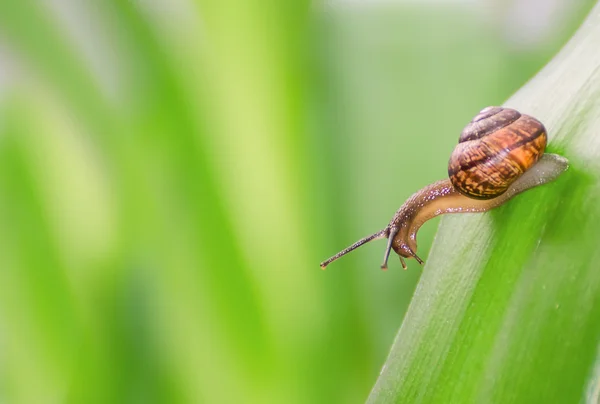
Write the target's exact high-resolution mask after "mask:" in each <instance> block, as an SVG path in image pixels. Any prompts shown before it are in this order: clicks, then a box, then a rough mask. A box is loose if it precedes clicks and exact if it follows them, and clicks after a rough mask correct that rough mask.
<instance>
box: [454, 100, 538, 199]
mask: <svg viewBox="0 0 600 404" xmlns="http://www.w3.org/2000/svg"><path fill="white" fill-rule="evenodd" d="M458 141H459V143H458V145H457V146H456V148H455V149H454V151H453V152H452V155H451V156H450V162H449V164H448V176H449V177H450V181H451V182H452V185H454V187H455V188H456V189H457V190H458V191H459V192H460V193H462V194H463V195H466V196H469V197H471V198H476V199H491V198H495V197H496V196H498V195H501V194H503V193H504V192H505V191H506V190H507V188H508V187H509V186H510V184H512V183H513V182H514V181H515V180H516V179H517V178H519V177H520V176H521V175H522V174H523V173H524V172H525V171H527V170H528V169H529V168H530V167H531V166H533V165H534V164H535V163H536V162H537V161H538V159H539V158H540V157H541V156H542V155H543V154H544V150H545V149H546V142H547V135H546V128H544V125H543V124H542V123H541V122H540V121H538V120H537V119H535V118H533V117H531V116H529V115H523V114H521V113H519V112H518V111H515V110H514V109H509V108H501V107H487V108H485V109H483V110H481V112H480V113H479V114H478V115H477V116H476V117H475V118H473V120H472V121H471V122H470V123H469V124H468V125H467V126H466V127H465V128H464V129H463V131H462V133H461V135H460V138H459V140H458Z"/></svg>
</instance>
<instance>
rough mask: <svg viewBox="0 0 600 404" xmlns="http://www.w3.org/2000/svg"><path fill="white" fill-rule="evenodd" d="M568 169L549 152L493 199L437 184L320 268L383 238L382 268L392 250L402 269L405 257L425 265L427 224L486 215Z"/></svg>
mask: <svg viewBox="0 0 600 404" xmlns="http://www.w3.org/2000/svg"><path fill="white" fill-rule="evenodd" d="M568 166H569V165H568V160H567V159H566V158H564V157H562V156H559V155H557V154H549V153H546V154H543V155H542V157H541V158H540V159H539V160H538V162H537V163H535V164H534V165H533V166H532V167H531V168H530V169H529V170H527V171H526V172H525V173H524V174H523V175H521V176H520V177H519V178H518V179H517V180H516V181H514V182H513V183H512V184H510V185H509V187H508V188H507V189H506V191H505V192H504V193H502V194H500V195H498V196H497V197H495V198H492V199H473V198H470V197H467V196H465V195H463V194H461V193H460V192H458V191H457V190H456V188H455V187H454V186H453V185H452V183H451V181H450V180H449V179H445V180H441V181H438V182H435V183H433V184H431V185H428V186H426V187H425V188H423V189H421V190H420V191H418V192H417V193H415V194H413V195H412V196H411V197H410V198H408V200H407V201H406V202H404V204H403V205H402V206H401V207H400V208H399V209H398V211H397V212H396V214H395V215H394V217H393V218H392V220H391V221H390V223H389V224H388V225H387V226H386V227H385V228H384V229H382V230H380V231H378V232H377V233H375V234H372V235H370V236H368V237H365V238H363V239H361V240H359V241H357V242H356V243H354V244H352V245H351V246H350V247H348V248H346V249H344V250H342V251H340V252H339V253H337V254H336V255H334V256H333V257H331V258H329V259H328V260H326V261H323V262H322V263H321V268H322V269H325V267H327V265H329V264H330V263H331V262H333V261H335V260H336V259H338V258H340V257H341V256H343V255H345V254H347V253H349V252H350V251H352V250H354V249H356V248H358V247H360V246H361V245H363V244H365V243H367V242H369V241H372V240H376V239H380V238H387V239H388V244H387V248H386V251H385V254H384V259H383V264H382V265H381V268H383V269H386V268H387V261H388V257H389V254H390V251H391V249H393V250H394V251H395V252H396V253H397V254H398V255H399V256H400V261H401V263H402V267H403V268H406V263H405V262H404V259H403V258H414V259H416V260H417V261H418V262H419V263H420V264H422V263H423V260H422V259H421V258H419V257H418V256H417V254H416V251H417V232H418V231H419V228H420V227H421V226H422V225H423V224H424V223H425V222H426V221H428V220H429V219H432V218H434V217H436V216H439V215H443V214H446V213H476V212H486V211H488V210H490V209H493V208H495V207H497V206H500V205H502V204H503V203H505V202H506V201H508V200H510V199H512V198H513V197H514V196H516V195H518V194H520V193H521V192H524V191H526V190H528V189H531V188H533V187H537V186H539V185H543V184H546V183H548V182H551V181H554V180H555V179H556V178H558V176H559V175H560V174H562V173H563V172H564V171H565V170H566V169H567V168H568Z"/></svg>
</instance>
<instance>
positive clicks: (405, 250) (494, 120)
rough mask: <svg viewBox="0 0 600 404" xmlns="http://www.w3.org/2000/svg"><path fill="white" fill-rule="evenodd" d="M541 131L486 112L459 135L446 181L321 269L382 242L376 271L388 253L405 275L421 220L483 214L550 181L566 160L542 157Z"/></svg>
mask: <svg viewBox="0 0 600 404" xmlns="http://www.w3.org/2000/svg"><path fill="white" fill-rule="evenodd" d="M547 139H548V138H547V134H546V128H544V125H543V124H542V123H541V122H540V121H538V120H537V119H535V118H533V117H531V116H529V115H525V114H521V113H519V112H518V111H516V110H514V109H510V108H502V107H487V108H485V109H483V110H481V111H480V112H479V114H478V115H477V116H475V118H473V120H472V121H471V122H470V123H469V124H468V125H467V126H466V127H465V128H464V129H463V131H462V133H461V135H460V137H459V140H458V142H459V143H458V145H457V146H456V148H455V149H454V151H453V152H452V155H451V156H450V161H449V163H448V178H447V179H444V180H441V181H437V182H435V183H433V184H431V185H428V186H426V187H425V188H423V189H421V190H420V191H418V192H417V193H415V194H413V195H412V196H411V197H410V198H408V200H407V201H406V202H404V204H403V205H402V206H401V207H400V208H399V209H398V211H397V212H396V214H395V215H394V217H393V218H392V220H391V221H390V223H389V224H388V225H387V226H386V227H385V228H384V229H382V230H380V231H378V232H377V233H375V234H372V235H370V236H367V237H365V238H362V239H360V240H359V241H357V242H356V243H354V244H352V245H351V246H349V247H348V248H346V249H344V250H342V251H340V252H339V253H337V254H336V255H334V256H333V257H331V258H329V259H328V260H326V261H323V262H322V263H321V268H322V269H325V267H327V265H329V264H330V263H331V262H333V261H335V260H337V259H338V258H340V257H341V256H343V255H346V254H347V253H349V252H350V251H353V250H354V249H356V248H358V247H360V246H361V245H363V244H365V243H367V242H369V241H372V240H377V239H381V238H387V239H388V242H387V247H386V249H385V254H384V257H383V264H382V265H381V268H382V269H387V262H388V258H389V255H390V251H391V250H392V249H393V250H394V251H395V252H396V253H397V254H398V256H399V257H400V262H401V264H402V267H403V268H404V269H406V262H405V261H404V259H405V258H407V259H408V258H414V259H415V260H417V262H418V263H419V264H421V265H422V264H423V260H422V259H421V258H419V256H418V255H417V253H416V251H417V231H418V230H419V228H420V227H421V226H422V225H423V223H425V222H426V221H427V220H429V219H431V218H433V217H436V216H438V215H442V214H445V213H473V212H485V211H488V210H490V209H493V208H495V207H497V206H500V205H502V204H503V203H505V202H506V201H508V200H510V199H511V198H513V197H514V196H515V195H517V194H519V193H521V192H523V191H526V190H528V189H530V188H533V187H536V186H538V185H542V184H546V183H548V182H550V181H553V180H555V179H556V178H557V177H558V176H559V175H560V174H561V173H562V172H564V171H565V170H566V169H567V168H568V160H567V159H566V158H564V157H562V156H559V155H557V154H549V153H544V151H545V149H546V142H547Z"/></svg>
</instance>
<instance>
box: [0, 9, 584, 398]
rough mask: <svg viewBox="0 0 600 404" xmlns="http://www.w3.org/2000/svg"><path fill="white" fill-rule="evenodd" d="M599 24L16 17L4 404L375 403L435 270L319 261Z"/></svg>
mask: <svg viewBox="0 0 600 404" xmlns="http://www.w3.org/2000/svg"><path fill="white" fill-rule="evenodd" d="M592 3H593V2H591V1H581V2H573V3H570V2H568V1H563V2H561V1H554V2H543V1H527V2H516V1H515V2H511V1H485V0H482V1H475V0H472V1H448V0H447V1H433V0H432V1H429V2H423V3H418V2H403V1H396V2H394V1H391V0H390V1H387V2H386V1H373V0H372V1H360V0H354V1H352V0H346V1H344V0H337V1H327V2H324V3H321V2H317V3H314V2H312V3H311V2H309V1H300V0H286V1H279V2H277V1H261V0H213V1H211V0H198V1H196V2H194V1H193V0H176V1H160V0H104V1H93V0H92V1H84V2H82V1H78V0H56V1H52V2H36V1H34V0H20V1H5V2H1V3H0V262H1V268H0V402H4V403H42V402H43V403H54V402H56V403H58V402H60V403H63V402H72V403H93V402H98V403H100V402H101V403H109V402H110V403H112V402H126V403H149V402H165V403H166V402H168V403H178V402H181V403H188V402H207V403H360V402H363V401H364V400H365V398H366V397H367V395H368V393H369V390H370V388H371V387H372V385H373V383H374V382H375V380H376V378H377V375H378V372H379V369H380V367H381V366H382V364H383V362H384V359H385V356H386V353H387V351H388V349H389V347H390V346H391V343H392V340H393V337H394V334H395V333H396V331H397V329H398V328H399V326H400V324H401V321H402V317H403V314H404V312H405V309H406V307H407V305H408V302H409V299H410V297H411V294H412V292H413V290H414V287H415V284H416V282H417V281H418V278H419V275H420V271H421V269H420V267H419V266H418V265H416V263H415V262H414V261H411V262H410V264H409V270H408V271H406V272H404V271H402V270H401V269H400V265H399V263H398V262H397V261H396V260H393V261H392V263H391V265H390V270H389V271H388V272H381V271H379V270H378V268H379V264H380V260H381V255H382V253H383V249H384V243H383V242H379V243H377V242H376V243H373V244H371V245H369V246H367V247H363V248H361V249H360V250H357V251H356V252H354V253H353V254H352V255H350V256H347V257H344V258H343V259H342V260H340V261H338V262H335V263H334V264H332V265H331V266H330V267H329V268H328V270H327V271H325V272H323V271H321V270H320V269H319V266H318V263H319V262H320V261H322V260H323V259H325V258H327V257H329V256H330V255H332V254H334V253H335V252H337V251H338V250H340V249H342V248H343V247H346V246H347V245H348V244H350V243H352V242H354V241H355V240H356V239H358V238H360V237H362V236H365V235H367V234H370V233H372V232H375V231H377V230H379V229H380V228H382V227H384V226H385V225H386V224H387V222H388V221H389V219H390V218H391V216H392V215H393V213H394V212H395V210H396V209H397V208H398V207H399V206H400V204H401V203H402V202H403V201H404V200H405V199H406V198H407V197H408V196H409V195H410V194H412V193H413V192H414V191H416V190H417V189H419V188H420V187H422V186H424V185H426V184H428V183H431V182H433V181H435V180H437V179H440V178H443V177H444V175H446V174H445V173H446V164H447V159H448V156H449V155H450V152H451V150H452V149H453V146H454V144H455V142H456V139H457V137H458V133H459V132H460V130H461V129H462V127H463V126H464V125H465V124H466V122H468V121H469V120H470V119H471V117H472V116H474V115H475V113H476V112H477V111H479V110H480V109H481V108H483V107H485V106H487V105H495V104H501V103H502V102H503V101H504V100H505V99H506V98H507V97H508V96H509V95H510V94H511V93H513V92H514V91H515V90H516V89H518V88H519V87H520V86H521V85H522V84H524V83H525V82H526V81H527V80H528V79H529V78H530V77H532V76H533V75H534V74H535V72H536V71H537V70H539V69H540V68H541V67H542V66H543V65H544V64H545V63H546V62H547V61H548V60H549V59H550V58H551V57H552V55H553V54H555V53H556V51H557V50H558V49H559V48H560V47H561V46H562V44H564V43H565V41H566V40H567V39H568V37H569V36H570V35H571V34H572V32H573V31H574V30H575V29H576V27H577V25H578V24H579V23H580V22H581V21H582V19H583V17H584V16H585V13H586V12H587V11H588V10H589V8H590V7H591V5H592ZM524 4H525V6H524ZM436 226H437V223H432V224H427V225H426V226H425V227H424V228H423V230H422V231H421V232H420V238H419V245H420V249H419V252H420V254H419V255H421V256H422V257H427V252H428V249H429V245H430V244H431V241H432V238H433V236H434V232H435V228H436Z"/></svg>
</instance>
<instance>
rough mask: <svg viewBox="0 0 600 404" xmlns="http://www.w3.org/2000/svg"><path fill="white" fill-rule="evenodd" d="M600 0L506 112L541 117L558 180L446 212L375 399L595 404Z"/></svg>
mask: <svg viewBox="0 0 600 404" xmlns="http://www.w3.org/2000/svg"><path fill="white" fill-rule="evenodd" d="M599 44H600V3H599V4H597V5H596V6H595V7H594V9H593V10H592V12H591V14H590V15H589V17H588V19H587V20H586V21H585V22H584V24H583V25H582V27H581V28H580V29H579V30H578V32H577V33H576V34H575V35H574V37H573V38H572V39H571V41H570V42H569V43H568V44H567V45H566V46H565V48H564V49H563V50H562V51H561V52H560V53H559V54H558V55H557V56H556V57H555V58H554V59H553V60H552V61H551V62H550V63H549V64H548V65H547V66H546V67H545V68H544V69H543V70H542V71H541V72H540V73H539V74H538V75H537V76H536V77H535V78H534V79H533V80H532V81H531V82H529V83H528V84H527V85H525V86H524V87H523V88H522V89H521V90H520V91H519V92H518V93H517V94H516V95H515V96H514V97H512V98H511V99H510V100H508V101H507V103H506V105H507V106H510V107H513V108H516V109H518V110H520V111H522V112H524V113H528V114H531V115H533V116H535V117H537V118H539V119H540V120H541V121H542V122H544V124H545V125H546V127H547V129H548V131H549V134H550V144H549V151H553V152H558V153H560V154H562V155H564V156H566V157H567V158H568V159H569V161H570V169H569V170H568V171H567V172H566V173H565V174H563V175H562V176H561V177H560V178H559V179H558V180H557V181H556V182H554V183H552V184H549V185H545V186H542V187H539V188H536V189H533V190H531V191H528V192H526V193H524V194H522V195H520V196H518V197H516V198H515V199H514V200H512V201H510V202H509V203H507V204H506V205H505V206H502V207H500V208H498V209H496V210H494V211H491V212H488V213H486V214H481V215H480V214H469V215H454V216H447V217H445V218H444V219H443V220H442V222H441V225H440V228H439V231H438V234H437V236H436V240H435V242H434V245H433V247H432V250H431V254H430V256H429V259H428V262H427V265H426V266H425V268H424V273H423V276H422V277H421V280H420V283H419V285H418V287H417V290H416V292H415V295H414V298H413V300H412V302H411V305H410V308H409V311H408V313H407V315H406V317H405V320H404V322H403V324H402V327H401V329H400V331H399V333H398V335H397V337H396V340H395V342H394V345H393V347H392V350H391V353H390V355H389V357H388V359H387V362H386V363H385V365H384V367H383V369H382V371H381V375H380V377H379V379H378V380H377V383H376V384H375V386H374V388H373V390H372V392H371V395H370V397H369V399H368V402H370V403H389V402H398V403H431V402H436V403H437V402H443V403H448V402H453V403H537V402H539V403H550V402H552V403H575V402H587V403H597V402H598V396H599V394H600V344H599V343H600V249H599V248H598V246H599V241H600V228H599V227H598V223H600V183H599V181H598V178H599V173H600V164H598V156H600V136H599V133H600V102H599V100H600V97H599V96H600V52H598V45H599Z"/></svg>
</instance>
